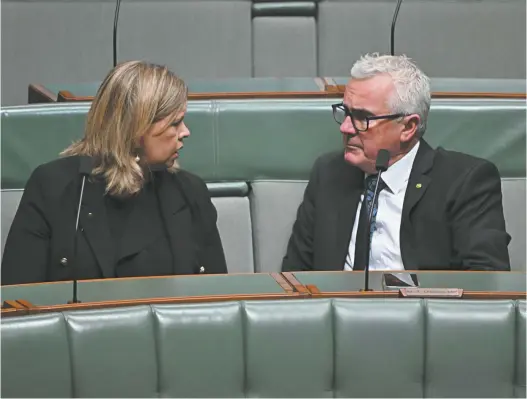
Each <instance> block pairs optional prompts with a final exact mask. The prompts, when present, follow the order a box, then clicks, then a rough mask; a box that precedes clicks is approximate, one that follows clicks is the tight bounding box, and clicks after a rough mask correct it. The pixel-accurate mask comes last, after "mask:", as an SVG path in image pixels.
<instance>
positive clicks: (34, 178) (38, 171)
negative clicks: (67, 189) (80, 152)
mask: <svg viewBox="0 0 527 399" xmlns="http://www.w3.org/2000/svg"><path fill="white" fill-rule="evenodd" d="M78 170H79V157H77V156H71V157H64V158H58V159H54V160H52V161H49V162H46V163H43V164H41V165H39V166H37V167H36V168H35V170H33V172H32V173H31V176H30V177H29V180H28V184H30V183H37V182H38V183H40V184H44V185H46V186H47V185H50V184H51V185H56V184H57V183H62V182H66V181H69V180H71V179H72V178H74V177H75V175H76V174H77V173H78Z"/></svg>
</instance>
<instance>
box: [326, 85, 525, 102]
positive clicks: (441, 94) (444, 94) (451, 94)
mask: <svg viewBox="0 0 527 399" xmlns="http://www.w3.org/2000/svg"><path fill="white" fill-rule="evenodd" d="M345 88H346V85H337V84H326V86H325V90H326V91H327V92H331V93H339V94H340V95H344V90H345ZM431 95H432V98H501V99H506V98H509V99H525V98H527V93H498V92H468V91H467V92H463V91H459V92H458V91H434V92H432V93H431Z"/></svg>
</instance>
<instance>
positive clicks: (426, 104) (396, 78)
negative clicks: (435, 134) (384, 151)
mask: <svg viewBox="0 0 527 399" xmlns="http://www.w3.org/2000/svg"><path fill="white" fill-rule="evenodd" d="M379 74H388V75H390V76H391V78H392V80H393V83H394V85H395V91H394V93H393V95H392V97H391V98H390V99H389V100H388V101H389V103H388V106H389V107H390V109H391V110H392V112H393V113H396V114H397V113H404V114H417V115H419V117H420V122H419V125H418V126H417V135H418V137H421V136H422V135H423V134H424V132H425V130H426V120H427V118H428V111H429V110H430V79H429V78H428V77H427V76H426V75H425V74H424V73H423V72H422V71H421V70H420V69H419V68H418V67H417V65H415V64H414V63H413V62H412V60H411V59H410V58H408V57H407V56H405V55H396V56H393V55H379V54H378V53H373V54H366V55H364V56H362V57H361V58H360V59H359V60H358V61H357V62H355V64H353V67H352V68H351V77H352V78H354V79H365V78H370V77H373V76H376V75H379Z"/></svg>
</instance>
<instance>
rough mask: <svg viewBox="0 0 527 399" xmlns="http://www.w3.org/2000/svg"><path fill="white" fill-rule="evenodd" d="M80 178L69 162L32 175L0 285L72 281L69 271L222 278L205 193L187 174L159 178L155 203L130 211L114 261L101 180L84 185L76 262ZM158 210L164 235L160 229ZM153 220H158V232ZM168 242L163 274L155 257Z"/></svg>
mask: <svg viewBox="0 0 527 399" xmlns="http://www.w3.org/2000/svg"><path fill="white" fill-rule="evenodd" d="M78 171H79V158H78V157H68V158H61V159H58V160H55V161H52V162H50V163H47V164H44V165H41V166H39V167H38V168H37V169H35V171H34V172H33V174H32V175H31V177H30V179H29V180H28V182H27V185H26V188H25V190H24V194H23V196H22V200H21V203H20V205H19V208H18V211H17V214H16V216H15V218H14V221H13V224H12V226H11V229H10V232H9V236H8V238H7V241H6V245H5V251H4V256H3V259H2V284H3V285H5V284H22V283H33V282H44V281H57V280H70V279H73V278H74V271H75V273H76V277H77V278H78V279H91V278H107V277H125V276H126V277H130V276H153V275H170V274H194V273H227V267H226V263H225V256H224V252H223V248H222V243H221V240H220V236H219V233H218V230H217V226H216V219H217V213H216V209H215V207H214V205H213V204H212V202H211V200H210V195H209V192H208V190H207V186H206V185H205V183H204V182H203V181H202V180H201V179H200V178H198V177H197V176H194V175H192V174H190V173H188V172H185V171H179V172H178V173H176V174H173V173H169V172H167V171H164V172H157V173H156V175H157V176H156V178H155V184H156V186H157V189H158V194H159V197H158V198H159V202H157V201H155V200H152V199H149V200H147V201H146V200H145V201H143V202H139V203H137V205H136V206H135V207H134V208H133V209H132V210H131V211H130V212H131V213H130V215H129V219H128V220H129V222H128V224H126V228H124V230H123V235H122V241H121V242H120V246H119V253H118V254H116V247H117V245H116V243H115V241H114V238H113V235H112V233H111V230H110V227H109V215H108V212H107V210H106V206H105V196H104V191H105V184H104V181H103V180H102V179H97V178H95V179H93V178H90V179H89V180H88V179H87V180H86V185H85V188H84V197H83V205H82V209H81V217H80V222H79V229H80V231H79V238H78V243H77V245H78V247H77V248H78V249H77V251H78V252H77V257H76V259H74V256H73V252H74V231H75V221H76V213H77V206H78V201H79V194H80V187H81V176H80V174H79V173H78ZM152 197H153V198H154V199H155V198H156V197H155V196H152ZM160 211H161V214H162V217H163V218H164V220H165V222H166V223H165V225H166V229H165V228H164V227H163V228H159V225H161V224H162V222H161V220H162V219H161V218H160V217H159V212H160ZM110 216H111V215H110ZM152 220H159V225H156V224H155V223H153V222H152ZM160 231H161V232H164V234H163V235H164V237H163V236H161V235H160V234H159V232H160ZM167 239H168V240H170V243H171V245H172V250H171V251H170V252H171V253H173V255H172V257H171V258H172V260H173V262H168V267H167V262H165V266H164V267H161V266H160V264H159V263H160V262H156V259H159V258H158V257H159V253H160V251H163V250H164V251H165V254H166V251H167V250H168V248H169V247H168V245H167V242H168V241H167ZM161 242H164V243H165V245H164V247H163V246H161V244H160V243H161ZM116 260H120V261H119V262H118V263H117V262H116ZM171 264H172V266H170V265H171ZM116 265H117V266H116ZM167 268H168V269H170V270H167Z"/></svg>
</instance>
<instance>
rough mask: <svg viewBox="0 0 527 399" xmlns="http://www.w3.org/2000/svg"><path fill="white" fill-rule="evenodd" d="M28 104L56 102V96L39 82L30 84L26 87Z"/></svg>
mask: <svg viewBox="0 0 527 399" xmlns="http://www.w3.org/2000/svg"><path fill="white" fill-rule="evenodd" d="M27 102H28V104H39V103H56V102H57V96H56V95H55V94H54V93H53V92H51V91H49V90H48V89H46V88H45V87H44V86H42V85H39V84H30V85H29V86H28V88H27Z"/></svg>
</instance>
